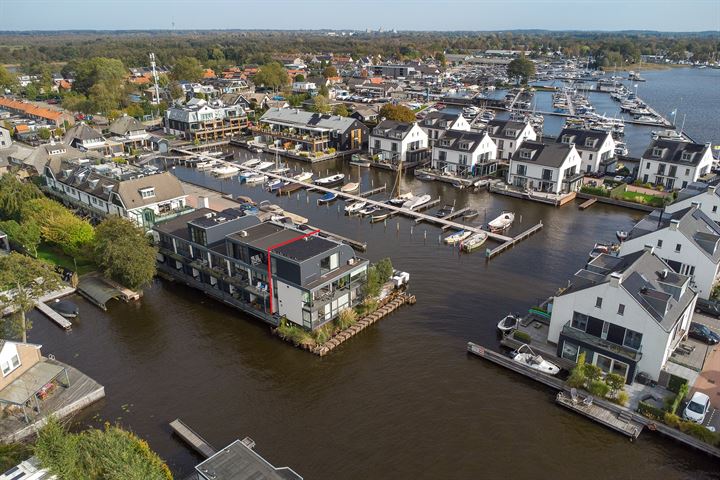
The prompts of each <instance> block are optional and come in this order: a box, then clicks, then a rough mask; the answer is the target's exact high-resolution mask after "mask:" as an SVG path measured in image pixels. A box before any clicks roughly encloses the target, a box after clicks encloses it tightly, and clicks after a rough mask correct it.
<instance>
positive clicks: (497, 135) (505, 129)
mask: <svg viewBox="0 0 720 480" xmlns="http://www.w3.org/2000/svg"><path fill="white" fill-rule="evenodd" d="M486 130H487V132H488V135H490V138H492V140H493V142H495V145H497V150H498V152H497V158H498V159H499V160H510V159H511V158H512V156H513V155H514V154H515V152H516V151H517V149H518V148H519V147H520V145H522V143H523V142H524V141H527V140H536V139H537V133H535V129H534V128H532V125H530V123H529V122H516V121H514V120H490V121H489V122H488V125H487V127H486Z"/></svg>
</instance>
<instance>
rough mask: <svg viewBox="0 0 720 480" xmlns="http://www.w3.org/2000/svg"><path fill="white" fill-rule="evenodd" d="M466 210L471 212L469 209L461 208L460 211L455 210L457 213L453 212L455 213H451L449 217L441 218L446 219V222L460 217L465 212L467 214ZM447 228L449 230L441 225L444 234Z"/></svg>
mask: <svg viewBox="0 0 720 480" xmlns="http://www.w3.org/2000/svg"><path fill="white" fill-rule="evenodd" d="M468 210H472V209H471V208H470V207H465V208H461V209H460V210H457V211H455V212H453V213H451V214H450V215H447V216H445V217H443V218H445V219H447V220H452V219H453V218H458V217H462V216H463V214H465V212H467V211H468ZM448 228H449V227H448V226H447V225H443V227H442V231H443V232H444V231H445V230H447V229H448Z"/></svg>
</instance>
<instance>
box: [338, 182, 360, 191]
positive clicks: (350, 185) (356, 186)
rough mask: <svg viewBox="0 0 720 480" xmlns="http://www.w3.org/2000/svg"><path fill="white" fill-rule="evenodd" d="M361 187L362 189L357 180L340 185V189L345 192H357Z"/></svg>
mask: <svg viewBox="0 0 720 480" xmlns="http://www.w3.org/2000/svg"><path fill="white" fill-rule="evenodd" d="M359 189H360V184H359V183H357V182H351V183H346V184H345V185H343V186H342V187H340V191H341V192H345V193H351V192H356V191H358V190H359Z"/></svg>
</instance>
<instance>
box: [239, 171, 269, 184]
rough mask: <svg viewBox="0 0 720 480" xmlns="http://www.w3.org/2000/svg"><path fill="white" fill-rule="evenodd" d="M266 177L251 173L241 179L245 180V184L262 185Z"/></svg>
mask: <svg viewBox="0 0 720 480" xmlns="http://www.w3.org/2000/svg"><path fill="white" fill-rule="evenodd" d="M267 178H268V177H267V175H263V174H262V173H259V172H252V173H250V174H249V175H247V176H245V177H243V178H242V179H243V180H245V183H252V184H254V183H263V182H265V181H266V180H267Z"/></svg>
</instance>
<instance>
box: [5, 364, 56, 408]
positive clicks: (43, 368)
mask: <svg viewBox="0 0 720 480" xmlns="http://www.w3.org/2000/svg"><path fill="white" fill-rule="evenodd" d="M64 371H65V367H62V366H60V365H55V364H52V363H49V362H46V361H45V360H41V361H40V362H38V363H36V364H35V365H33V366H32V367H30V368H29V369H28V370H27V371H26V372H25V373H23V374H22V375H21V376H20V377H19V378H17V379H15V380H13V381H12V383H10V385H8V386H7V387H5V388H3V389H2V390H0V402H1V403H10V404H13V405H25V403H26V402H27V401H28V400H30V399H31V398H32V397H33V395H35V394H36V393H37V392H39V391H40V390H41V389H42V388H43V387H44V386H45V385H47V384H48V383H50V382H52V381H53V380H55V379H56V378H57V377H58V376H60V374H61V373H63V372H64Z"/></svg>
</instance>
